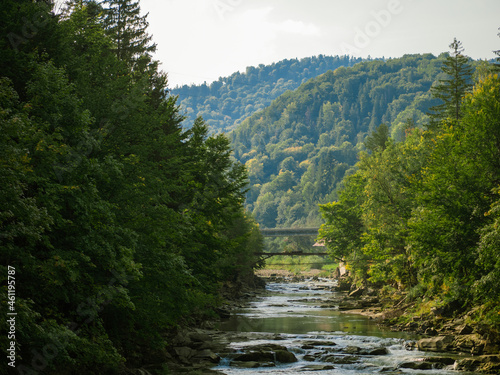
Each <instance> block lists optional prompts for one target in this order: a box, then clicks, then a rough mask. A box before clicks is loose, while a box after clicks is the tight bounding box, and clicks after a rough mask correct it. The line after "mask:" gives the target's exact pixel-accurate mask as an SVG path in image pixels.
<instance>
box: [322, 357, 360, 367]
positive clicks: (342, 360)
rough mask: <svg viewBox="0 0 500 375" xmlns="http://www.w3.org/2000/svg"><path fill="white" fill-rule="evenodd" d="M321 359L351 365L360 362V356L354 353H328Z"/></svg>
mask: <svg viewBox="0 0 500 375" xmlns="http://www.w3.org/2000/svg"><path fill="white" fill-rule="evenodd" d="M321 360H322V361H323V362H329V363H335V364H339V365H340V364H342V365H351V364H353V363H357V362H359V357H356V356H353V355H327V356H325V357H322V358H321Z"/></svg>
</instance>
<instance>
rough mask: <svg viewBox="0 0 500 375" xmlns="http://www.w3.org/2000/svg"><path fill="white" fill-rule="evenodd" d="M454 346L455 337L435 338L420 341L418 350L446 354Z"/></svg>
mask: <svg viewBox="0 0 500 375" xmlns="http://www.w3.org/2000/svg"><path fill="white" fill-rule="evenodd" d="M452 344H453V336H449V335H445V336H435V337H429V338H424V339H420V340H418V341H417V348H418V350H421V351H424V352H426V351H427V352H445V351H447V350H449V349H451V347H452Z"/></svg>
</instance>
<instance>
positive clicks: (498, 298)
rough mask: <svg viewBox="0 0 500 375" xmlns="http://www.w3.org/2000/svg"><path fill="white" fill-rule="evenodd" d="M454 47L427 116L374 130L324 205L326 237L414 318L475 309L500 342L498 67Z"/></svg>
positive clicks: (361, 279) (360, 278) (471, 315)
mask: <svg viewBox="0 0 500 375" xmlns="http://www.w3.org/2000/svg"><path fill="white" fill-rule="evenodd" d="M451 50H452V53H451V54H450V55H448V56H447V57H446V58H445V59H444V61H442V73H443V75H444V76H443V77H442V78H441V79H440V80H439V81H438V82H437V83H436V84H435V85H434V86H433V87H432V90H431V94H432V96H433V97H434V98H436V99H439V101H438V103H437V104H436V105H435V106H433V107H432V108H430V111H429V121H428V122H427V123H426V124H425V126H424V127H423V128H422V127H419V126H418V124H417V123H415V122H410V123H408V126H407V127H406V128H405V132H404V134H403V135H401V134H398V133H394V132H393V133H392V136H391V134H390V131H389V127H388V126H387V125H385V124H384V123H380V124H379V126H378V127H377V129H375V130H374V131H372V132H371V133H370V135H369V136H368V137H367V138H366V140H365V142H364V145H365V151H362V152H361V153H360V156H359V161H358V163H357V164H356V169H355V170H354V171H353V172H352V173H350V174H348V175H347V176H346V177H345V178H344V179H343V181H342V184H341V185H342V188H341V189H340V192H339V195H338V199H337V200H336V201H335V202H330V203H326V204H324V205H321V212H322V215H323V218H324V219H325V224H324V225H323V226H322V228H321V230H320V237H321V238H322V239H323V240H324V242H325V244H326V246H327V247H328V248H329V251H330V252H331V254H332V255H333V256H334V257H336V258H337V259H343V260H344V261H345V262H346V263H347V264H348V267H349V269H350V271H351V272H352V273H353V274H354V276H355V278H356V281H357V283H358V285H365V286H366V285H367V284H369V283H370V284H371V285H376V286H379V287H381V289H382V292H383V293H388V294H390V293H393V292H394V291H399V292H404V293H406V297H405V299H406V301H407V302H410V301H412V302H416V306H417V307H416V309H415V311H414V313H415V314H416V315H419V314H424V313H430V312H431V311H435V312H437V314H438V315H442V316H459V315H460V314H464V313H467V315H465V321H466V322H468V323H471V322H473V323H475V327H477V330H478V332H481V333H483V334H486V333H487V334H488V335H489V336H490V337H491V338H492V340H495V337H496V340H498V338H499V337H500V311H499V306H500V216H499V215H500V195H499V194H500V79H499V75H498V73H499V71H500V69H499V66H500V65H499V64H496V66H495V65H494V64H489V63H485V64H482V66H481V67H480V68H479V69H477V70H476V74H475V75H474V74H473V66H472V62H471V61H470V59H468V58H467V57H466V56H465V55H464V54H463V53H462V52H463V51H462V47H461V44H460V42H457V41H456V40H455V41H454V42H453V43H452V45H451ZM497 54H499V55H500V53H499V52H497ZM393 126H394V125H393ZM401 136H403V139H401ZM492 327H495V328H496V336H494V335H495V333H494V332H495V329H492Z"/></svg>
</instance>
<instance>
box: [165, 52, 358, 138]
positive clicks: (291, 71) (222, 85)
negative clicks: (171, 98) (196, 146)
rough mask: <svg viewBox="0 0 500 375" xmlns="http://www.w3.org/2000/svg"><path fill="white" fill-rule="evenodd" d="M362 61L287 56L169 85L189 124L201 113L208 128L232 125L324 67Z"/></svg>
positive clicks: (224, 129) (220, 128) (216, 128)
mask: <svg viewBox="0 0 500 375" xmlns="http://www.w3.org/2000/svg"><path fill="white" fill-rule="evenodd" d="M360 61H362V60H361V59H360V58H353V57H349V56H324V55H319V56H314V57H307V58H303V59H288V60H283V61H280V62H277V63H273V64H271V65H263V64H260V65H259V66H258V67H247V69H246V71H245V72H244V73H240V72H236V73H233V74H232V75H231V76H229V77H224V78H222V77H221V78H219V79H218V80H217V81H215V82H213V83H211V84H210V85H207V84H206V83H205V84H202V85H184V86H182V87H177V88H175V89H172V91H171V92H172V94H173V95H179V100H180V105H181V107H182V108H183V111H184V112H185V113H184V115H185V116H186V119H187V120H186V121H185V124H187V126H189V124H192V123H193V122H194V120H195V119H196V117H198V116H202V117H203V119H204V120H205V121H206V122H207V123H208V124H209V125H210V129H211V131H214V132H221V131H222V132H223V131H229V130H231V129H234V128H235V127H236V126H237V125H238V124H240V123H241V122H242V121H243V120H244V119H245V118H247V117H249V116H250V115H252V114H253V113H255V112H257V111H259V110H261V109H264V108H265V107H267V106H268V105H269V104H270V103H271V101H272V100H273V99H275V98H277V97H278V96H280V95H281V94H283V93H284V92H286V91H288V90H295V89H296V88H297V87H299V86H300V84H302V83H304V82H305V81H307V80H308V79H310V78H313V77H316V76H318V75H320V74H323V73H325V72H327V71H328V70H335V69H336V68H338V67H341V66H352V65H354V64H356V63H358V62H360Z"/></svg>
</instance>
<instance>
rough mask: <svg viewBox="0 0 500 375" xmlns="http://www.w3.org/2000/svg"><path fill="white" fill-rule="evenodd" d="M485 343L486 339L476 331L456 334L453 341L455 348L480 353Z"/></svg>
mask: <svg viewBox="0 0 500 375" xmlns="http://www.w3.org/2000/svg"><path fill="white" fill-rule="evenodd" d="M485 345H486V341H485V340H483V338H482V337H481V335H479V334H477V333H473V334H470V335H462V336H457V337H456V338H455V340H454V341H453V346H454V348H455V350H457V351H460V352H465V353H471V354H481V353H482V352H483V349H484V346H485Z"/></svg>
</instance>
